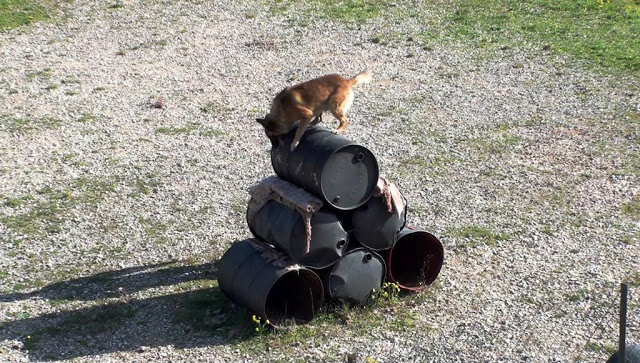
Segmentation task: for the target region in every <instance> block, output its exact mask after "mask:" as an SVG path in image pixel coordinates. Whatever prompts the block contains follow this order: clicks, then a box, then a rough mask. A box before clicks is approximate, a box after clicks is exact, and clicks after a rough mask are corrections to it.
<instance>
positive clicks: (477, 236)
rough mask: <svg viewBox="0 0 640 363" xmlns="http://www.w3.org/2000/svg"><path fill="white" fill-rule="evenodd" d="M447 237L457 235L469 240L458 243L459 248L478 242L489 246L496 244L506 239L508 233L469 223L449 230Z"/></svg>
mask: <svg viewBox="0 0 640 363" xmlns="http://www.w3.org/2000/svg"><path fill="white" fill-rule="evenodd" d="M446 235H448V236H449V237H458V238H465V239H468V240H471V241H469V242H464V243H462V244H460V245H459V247H461V248H467V247H474V246H477V245H478V244H479V243H484V244H487V245H489V246H496V245H497V243H498V241H506V240H508V239H509V237H510V236H509V235H508V234H506V233H504V232H497V231H493V230H491V229H489V228H487V227H483V226H477V225H470V226H465V227H462V228H458V229H453V230H450V231H449V232H448V233H446Z"/></svg>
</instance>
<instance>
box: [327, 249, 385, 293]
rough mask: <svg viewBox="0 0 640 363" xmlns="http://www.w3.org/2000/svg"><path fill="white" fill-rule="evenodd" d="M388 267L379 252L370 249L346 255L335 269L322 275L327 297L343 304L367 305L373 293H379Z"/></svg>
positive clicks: (355, 250) (332, 268) (353, 251)
mask: <svg viewBox="0 0 640 363" xmlns="http://www.w3.org/2000/svg"><path fill="white" fill-rule="evenodd" d="M385 273H386V266H385V263H384V260H383V259H382V257H380V255H378V254H377V253H375V252H373V251H371V250H369V249H367V248H356V249H353V250H351V251H349V252H347V253H346V254H345V255H344V256H342V258H341V259H340V261H338V262H337V263H336V264H335V265H334V266H333V267H331V268H329V269H326V270H325V271H323V272H321V276H322V279H323V281H324V286H325V291H326V295H328V296H330V297H332V298H334V299H337V300H341V301H344V302H348V303H352V304H357V305H364V304H365V303H367V301H368V300H369V298H370V297H371V291H372V290H374V289H375V290H379V289H380V287H381V286H382V282H383V281H384V276H385Z"/></svg>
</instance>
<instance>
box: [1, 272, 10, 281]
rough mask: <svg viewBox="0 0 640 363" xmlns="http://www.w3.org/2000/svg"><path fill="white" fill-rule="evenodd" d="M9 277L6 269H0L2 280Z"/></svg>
mask: <svg viewBox="0 0 640 363" xmlns="http://www.w3.org/2000/svg"><path fill="white" fill-rule="evenodd" d="M7 277H9V273H8V272H7V271H2V270H0V280H4V279H6V278H7Z"/></svg>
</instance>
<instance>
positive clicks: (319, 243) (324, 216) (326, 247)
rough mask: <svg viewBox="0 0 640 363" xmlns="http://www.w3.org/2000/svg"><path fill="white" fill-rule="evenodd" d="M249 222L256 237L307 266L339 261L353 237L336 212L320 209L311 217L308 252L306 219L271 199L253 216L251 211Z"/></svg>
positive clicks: (294, 260)
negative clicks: (344, 227) (350, 238)
mask: <svg viewBox="0 0 640 363" xmlns="http://www.w3.org/2000/svg"><path fill="white" fill-rule="evenodd" d="M247 224H248V225H249V230H251V233H253V235H254V236H255V237H256V238H259V239H262V240H264V241H265V242H268V243H270V244H272V245H274V246H276V247H278V248H280V249H282V250H283V251H284V252H285V253H286V254H287V255H288V256H289V257H291V259H292V260H293V262H295V263H299V264H301V265H303V266H305V267H313V268H324V267H327V266H330V265H332V264H334V263H336V262H337V261H338V260H339V259H340V257H342V253H343V251H344V250H345V248H346V246H347V243H348V238H349V236H348V234H347V232H345V230H344V229H343V228H342V224H341V223H340V220H338V218H337V217H336V216H335V214H333V213H331V212H328V211H325V210H324V209H320V210H319V211H317V212H315V213H314V214H313V216H312V217H311V241H310V243H309V251H308V252H307V234H306V225H305V222H304V219H303V218H302V216H301V215H300V213H299V212H298V211H296V210H293V209H291V208H289V207H288V206H286V205H284V204H281V203H278V202H277V201H275V200H270V201H269V202H267V203H266V204H265V205H264V206H262V208H260V210H259V211H258V212H256V213H253V216H251V217H250V216H249V214H248V213H247Z"/></svg>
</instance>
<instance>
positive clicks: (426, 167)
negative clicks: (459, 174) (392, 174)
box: [399, 141, 456, 175]
mask: <svg viewBox="0 0 640 363" xmlns="http://www.w3.org/2000/svg"><path fill="white" fill-rule="evenodd" d="M418 142H420V141H418ZM418 142H416V143H414V141H412V144H413V145H419V143H418ZM455 161H456V159H455V158H453V157H451V156H446V155H431V156H429V157H424V156H420V155H418V156H414V157H406V158H402V159H400V160H399V164H400V166H401V167H402V168H401V169H413V170H415V169H416V168H417V169H420V170H421V171H422V172H424V173H426V174H429V175H432V174H434V173H435V172H434V170H437V169H441V168H443V167H446V166H447V165H451V164H453V163H454V162H455Z"/></svg>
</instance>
